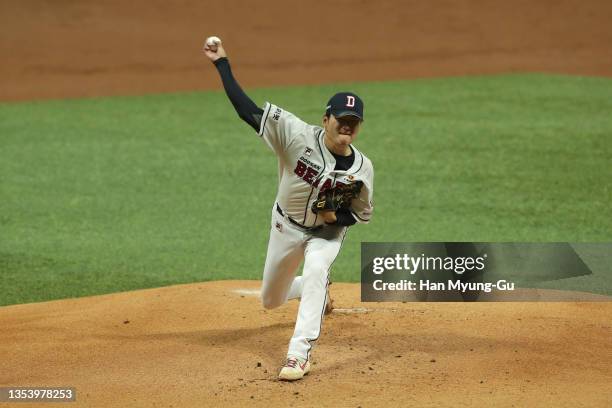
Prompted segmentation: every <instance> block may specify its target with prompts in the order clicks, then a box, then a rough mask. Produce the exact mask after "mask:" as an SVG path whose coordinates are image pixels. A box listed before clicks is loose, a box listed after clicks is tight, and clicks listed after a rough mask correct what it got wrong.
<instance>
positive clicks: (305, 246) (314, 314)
mask: <svg viewBox="0 0 612 408" xmlns="http://www.w3.org/2000/svg"><path fill="white" fill-rule="evenodd" d="M346 230H347V228H346V227H338V226H325V227H323V228H320V229H318V230H316V231H314V232H313V231H310V232H309V231H305V230H303V229H301V228H299V227H298V226H295V225H294V224H292V223H291V222H290V221H289V219H287V217H283V216H282V215H281V214H279V213H278V212H277V210H276V204H275V205H274V207H273V209H272V225H271V228H270V240H269V242H268V254H267V256H266V265H265V267H264V273H263V283H262V287H261V300H262V303H263V306H264V307H265V308H266V309H273V308H276V307H279V306H281V305H282V304H284V303H285V302H286V301H287V300H289V299H296V298H300V306H299V309H298V315H297V320H296V322H295V330H294V332H293V337H292V338H291V340H290V341H289V350H288V352H287V355H288V356H289V355H290V356H297V357H301V358H303V359H308V358H309V357H310V351H311V349H312V347H313V345H314V342H315V341H316V340H317V339H318V338H319V335H320V334H321V325H322V323H323V315H324V312H325V304H326V301H327V299H326V298H327V296H326V295H327V286H328V284H329V272H330V268H331V266H332V264H333V262H334V260H335V259H336V256H337V255H338V253H339V252H340V247H341V246H342V241H343V240H344V236H345V235H346ZM302 261H304V268H303V271H302V276H298V277H296V276H295V275H296V271H297V269H298V267H299V265H300V263H301V262H302Z"/></svg>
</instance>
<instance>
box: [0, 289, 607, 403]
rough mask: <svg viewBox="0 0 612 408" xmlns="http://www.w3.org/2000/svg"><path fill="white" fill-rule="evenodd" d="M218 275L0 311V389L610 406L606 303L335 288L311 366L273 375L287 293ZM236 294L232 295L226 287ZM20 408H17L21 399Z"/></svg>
mask: <svg viewBox="0 0 612 408" xmlns="http://www.w3.org/2000/svg"><path fill="white" fill-rule="evenodd" d="M258 286H259V282H252V281H226V282H211V283H202V284H194V285H181V286H172V287H167V288H161V289H152V290H142V291H136V292H126V293H119V294H113V295H105V296H95V297H89V298H81V299H70V300H62V301H54V302H46V303H37V304H28V305H17V306H8V307H3V308H0V327H2V331H0V355H1V356H2V360H1V365H2V369H1V370H0V386H9V385H10V386H71V387H75V388H76V390H77V402H76V403H74V405H71V406H88V407H90V406H103V407H126V406H142V407H155V406H164V407H172V406H174V407H180V406H243V405H244V406H247V405H248V406H266V407H272V406H274V407H276V406H279V407H284V406H288V405H289V404H293V403H299V404H300V405H302V406H332V407H338V406H353V407H357V406H359V405H361V406H380V405H388V404H389V403H391V404H392V405H397V406H408V405H412V406H420V407H423V406H440V405H442V406H443V405H452V406H464V405H471V406H511V405H513V404H515V405H518V406H525V405H534V406H572V407H573V406H610V402H611V401H612V391H611V390H610V387H609V385H610V383H611V382H612V369H611V367H612V354H610V334H611V330H610V317H611V316H612V303H610V302H597V303H471V304H461V303H445V304H435V303H405V304H402V303H397V304H396V303H378V304H377V303H367V304H366V303H360V302H359V300H358V299H359V287H358V286H357V285H354V284H338V283H336V284H334V285H333V286H332V297H333V298H334V299H335V305H336V306H337V307H338V310H337V311H336V312H335V313H332V314H331V315H330V316H328V317H327V318H326V321H325V324H324V327H323V334H322V336H321V340H320V342H319V346H318V347H317V348H316V349H315V352H314V365H313V370H312V372H311V374H310V375H309V376H307V377H306V378H305V379H304V380H302V381H300V382H297V383H281V382H278V381H276V374H277V371H278V369H279V367H280V365H281V363H282V361H283V358H284V354H285V352H286V346H287V342H288V340H289V338H290V336H291V334H292V330H293V323H294V318H295V313H296V310H297V302H290V303H289V304H287V305H285V306H283V307H281V308H279V309H276V310H272V311H266V310H263V309H262V307H261V306H260V303H259V300H258V298H257V297H256V296H254V295H253V291H254V290H256V289H257V288H258ZM237 290H238V291H237ZM20 406H27V404H21V405H20Z"/></svg>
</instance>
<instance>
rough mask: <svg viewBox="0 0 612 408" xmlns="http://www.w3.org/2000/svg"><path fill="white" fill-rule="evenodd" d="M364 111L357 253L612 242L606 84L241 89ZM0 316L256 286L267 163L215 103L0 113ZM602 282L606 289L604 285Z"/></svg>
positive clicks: (264, 231) (211, 99) (108, 101)
mask: <svg viewBox="0 0 612 408" xmlns="http://www.w3.org/2000/svg"><path fill="white" fill-rule="evenodd" d="M347 89H350V90H353V91H355V92H357V93H359V94H360V95H361V96H362V97H363V99H364V100H365V103H366V113H365V114H366V122H365V124H364V127H363V129H362V132H361V134H360V135H359V138H358V140H357V142H356V145H357V146H358V147H359V148H361V150H363V151H364V152H365V153H366V154H367V155H368V156H369V157H370V158H371V159H372V161H373V163H374V166H375V170H376V178H375V202H376V207H375V208H376V209H375V212H374V218H373V222H372V223H371V224H370V225H366V226H364V225H357V226H355V227H353V228H351V231H350V232H349V235H348V238H347V241H346V243H345V246H344V250H343V251H342V253H341V255H340V257H339V258H338V260H337V262H336V263H335V266H334V270H333V272H332V280H335V281H358V280H359V244H360V242H361V241H610V240H612V210H611V204H610V203H612V188H611V180H612V170H611V169H612V114H611V112H612V79H604V78H582V77H569V76H548V75H510V76H487V77H468V78H451V79H434V80H417V81H402V82H381V83H357V84H340V85H325V86H316V87H315V86H309V87H293V88H282V89H281V88H274V89H257V90H250V91H249V94H250V95H251V96H252V97H253V99H254V100H255V101H256V102H257V103H258V104H263V102H264V101H266V100H269V101H271V102H273V103H276V104H278V105H280V106H283V107H285V108H286V109H287V110H289V111H292V112H293V113H295V114H297V115H298V116H300V117H302V118H303V119H304V120H307V121H309V122H311V123H319V122H320V120H321V116H322V111H323V107H324V104H325V102H326V101H327V99H328V98H329V96H330V95H331V94H333V93H334V92H336V91H338V90H347ZM0 143H1V150H0V271H1V278H2V279H1V283H0V305H6V304H13V303H25V302H33V301H40V300H47V299H56V298H64V297H75V296H84V295H90V294H100V293H109V292H116V291H123V290H129V289H136V288H146V287H156V286H163V285H170V284H174V283H185V282H194V281H207V280H218V279H260V278H261V271H262V267H263V262H264V258H265V253H266V247H267V239H268V232H269V231H268V228H269V216H270V209H271V206H272V203H273V201H274V197H275V192H276V181H277V175H276V169H277V165H276V159H275V157H274V155H273V154H272V152H271V151H269V150H268V149H267V148H266V147H265V145H264V144H263V143H262V142H261V141H260V140H258V137H257V136H256V134H255V133H254V132H253V131H252V129H251V128H249V127H248V126H247V125H246V124H244V123H243V122H242V121H241V120H239V119H238V117H237V116H236V114H235V113H234V111H233V108H232V107H231V105H230V103H229V102H228V101H227V99H226V97H225V95H224V93H222V92H198V93H187V94H185V93H182V94H166V95H154V96H143V97H120V98H99V99H88V100H66V101H49V102H31V103H15V104H6V103H5V104H0ZM608 282H609V280H608Z"/></svg>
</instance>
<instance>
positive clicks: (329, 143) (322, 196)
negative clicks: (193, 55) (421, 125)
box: [204, 37, 374, 381]
mask: <svg viewBox="0 0 612 408" xmlns="http://www.w3.org/2000/svg"><path fill="white" fill-rule="evenodd" d="M204 53H205V55H206V56H207V57H208V58H209V59H210V60H211V61H212V62H213V63H214V65H215V67H216V68H217V71H218V72H219V75H220V76H221V81H222V82H223V87H224V89H225V92H226V94H227V96H228V98H229V100H230V101H231V103H232V105H233V106H234V108H235V110H236V112H237V113H238V115H239V116H240V118H242V119H243V120H244V121H245V122H246V123H248V124H249V125H250V126H251V127H252V128H253V129H254V130H255V131H256V132H257V134H258V135H259V137H260V139H261V140H262V141H263V142H264V143H265V144H266V145H267V146H268V147H269V148H270V149H271V150H272V151H273V152H274V153H275V154H276V156H277V157H278V175H279V180H278V193H277V195H276V200H275V203H274V205H273V206H272V220H271V223H270V240H269V243H268V252H267V256H266V263H265V266H264V271H263V282H262V287H261V299H262V303H263V306H264V307H265V308H268V309H272V308H276V307H278V306H280V305H282V304H284V303H285V302H287V300H289V299H300V304H299V310H298V315H297V320H296V323H295V330H294V333H293V336H292V337H291V340H290V341H289V350H288V353H287V359H286V362H285V365H284V366H283V367H282V369H281V371H280V373H279V379H281V380H288V381H292V380H299V379H301V378H302V377H303V376H304V375H305V374H307V373H308V372H309V370H310V357H311V355H310V353H311V351H312V347H313V345H314V343H315V342H316V340H317V339H318V338H319V335H320V334H321V325H322V322H323V316H324V314H325V312H326V308H327V311H329V310H330V306H331V305H330V303H331V300H330V298H329V291H328V286H329V273H330V268H331V266H332V264H333V262H334V260H335V259H336V257H337V256H338V253H339V252H340V247H341V246H342V242H343V240H344V237H345V236H346V232H347V230H348V227H350V226H351V225H353V224H355V223H368V222H369V221H370V218H371V217H372V210H373V204H372V197H373V192H374V169H373V167H372V162H371V161H370V160H369V159H368V158H367V157H366V156H365V155H364V154H363V153H362V152H360V151H359V150H357V148H356V147H355V146H353V144H352V143H353V141H354V140H355V138H356V137H357V134H358V133H359V131H360V129H361V125H362V122H363V118H364V116H363V102H362V100H361V99H360V98H359V97H358V96H357V95H355V94H354V93H351V92H341V93H337V94H336V95H334V96H332V97H331V99H330V100H329V102H328V103H327V106H326V108H325V110H324V115H323V119H322V126H315V125H309V124H307V123H305V122H304V121H302V120H301V119H299V118H298V117H296V116H295V115H293V114H291V113H290V112H287V111H286V110H284V109H282V108H280V107H278V106H276V105H273V104H271V103H266V104H265V106H264V108H263V109H261V108H259V107H258V106H257V105H256V104H255V103H254V102H253V101H252V100H251V99H250V98H249V97H248V96H247V95H246V94H245V93H244V91H243V90H242V89H241V87H240V86H239V84H238V83H237V81H236V80H235V79H234V76H233V74H232V70H231V68H230V63H229V60H228V59H227V54H226V52H225V50H224V48H223V45H222V43H221V40H219V38H217V37H210V38H209V39H208V40H207V41H206V44H205V45H204ZM302 262H304V267H303V271H302V275H301V276H297V277H296V272H297V269H298V267H299V265H300V263H302Z"/></svg>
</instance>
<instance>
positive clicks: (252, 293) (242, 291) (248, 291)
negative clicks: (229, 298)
mask: <svg viewBox="0 0 612 408" xmlns="http://www.w3.org/2000/svg"><path fill="white" fill-rule="evenodd" d="M232 292H234V293H237V294H239V295H244V296H259V293H260V291H259V289H234V290H232Z"/></svg>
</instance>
